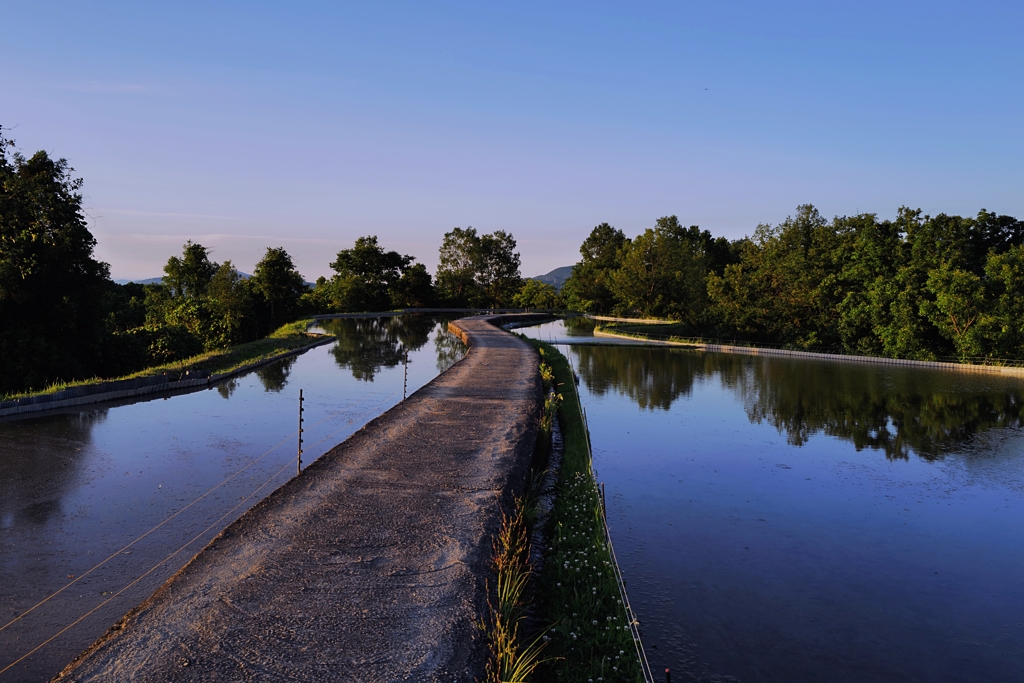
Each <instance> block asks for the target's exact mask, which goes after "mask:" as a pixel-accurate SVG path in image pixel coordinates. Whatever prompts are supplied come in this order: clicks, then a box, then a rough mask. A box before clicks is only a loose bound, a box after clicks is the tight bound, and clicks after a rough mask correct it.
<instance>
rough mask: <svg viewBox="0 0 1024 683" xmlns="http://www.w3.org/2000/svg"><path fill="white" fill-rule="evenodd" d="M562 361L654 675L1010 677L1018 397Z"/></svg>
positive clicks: (709, 358)
mask: <svg viewBox="0 0 1024 683" xmlns="http://www.w3.org/2000/svg"><path fill="white" fill-rule="evenodd" d="M524 331H525V332H527V333H529V330H524ZM538 336H540V335H538ZM562 350H563V353H566V354H567V355H569V356H570V358H572V360H573V363H574V365H576V367H577V368H578V369H579V371H580V374H581V377H582V382H581V397H582V400H583V403H584V405H585V407H586V409H587V413H588V416H589V418H590V427H591V431H592V438H593V443H594V448H595V467H596V468H597V470H598V473H599V478H600V479H601V480H602V481H604V482H606V485H607V493H608V504H609V521H610V523H611V525H612V533H613V535H614V538H615V542H616V549H617V551H618V553H619V557H620V560H621V562H622V565H623V570H624V573H625V575H626V578H627V581H628V584H629V591H630V598H631V600H632V601H633V602H634V607H635V608H636V609H637V612H638V615H639V618H640V620H641V622H642V624H643V629H644V632H645V634H646V639H647V643H648V654H649V655H650V657H651V660H652V665H654V666H655V668H656V670H661V669H663V668H664V667H666V666H667V667H672V669H673V670H674V672H675V673H677V676H678V677H679V678H680V679H682V680H691V679H692V680H702V681H708V680H728V679H725V678H722V677H723V676H733V677H735V678H736V679H739V680H741V681H744V682H745V683H746V682H751V681H850V682H859V681H867V680H873V681H914V680H917V681H950V682H953V681H957V682H960V681H1018V680H1020V672H1021V671H1022V670H1024V616H1022V615H1024V582H1021V580H1020V570H1021V567H1024V434H1022V431H1021V413H1020V406H1021V389H1020V387H1021V384H1020V382H1019V381H1012V380H1011V381H1008V380H1007V379H1006V378H1000V377H997V376H986V375H969V374H956V373H950V372H939V371H924V370H909V369H905V368H882V367H879V366H861V365H846V364H830V363H822V362H815V361H811V362H808V361H797V360H789V359H772V358H752V357H749V356H727V355H724V354H701V353H696V352H689V351H682V350H668V349H649V348H635V347H634V348H621V347H620V348H616V347H587V346H573V347H562ZM654 646H657V647H654ZM716 676H718V678H715V677H716Z"/></svg>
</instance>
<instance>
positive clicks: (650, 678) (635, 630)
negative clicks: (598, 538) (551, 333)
mask: <svg viewBox="0 0 1024 683" xmlns="http://www.w3.org/2000/svg"><path fill="white" fill-rule="evenodd" d="M566 360H568V361H569V370H570V371H571V372H572V375H573V381H574V382H575V381H576V378H577V376H578V375H577V374H576V368H575V367H574V366H573V364H572V359H571V358H569V357H568V356H566ZM575 394H576V406H577V408H579V411H580V415H581V416H582V417H583V432H584V434H585V436H586V441H587V460H588V464H589V465H590V476H591V479H592V480H593V482H594V486H595V487H597V490H598V493H599V494H600V495H599V496H598V499H599V500H600V505H599V509H600V513H601V524H602V526H603V527H604V539H605V542H606V543H607V544H608V552H609V554H610V555H611V558H612V570H613V573H614V574H615V584H616V586H617V587H618V589H619V599H620V600H622V606H623V607H624V608H625V610H626V620H627V621H628V622H629V632H630V635H632V636H633V645H634V646H635V647H636V656H637V659H639V661H640V671H641V673H643V676H644V681H645V682H646V683H654V674H653V673H652V672H651V665H650V663H649V662H648V661H647V652H646V651H645V650H644V643H643V639H642V638H641V635H640V620H639V619H637V617H636V613H635V612H634V611H633V607H632V605H630V604H629V596H628V595H627V594H626V580H625V579H624V578H622V569H621V568H620V567H619V558H618V556H617V555H616V554H615V545H614V544H613V543H612V532H611V529H610V528H609V526H608V516H607V514H606V511H605V497H604V484H602V483H599V482H598V481H597V470H595V469H594V451H593V448H592V447H591V444H590V424H589V423H588V422H587V411H586V410H585V409H584V408H583V401H582V400H581V399H580V392H579V390H578V389H577V390H576V391H575Z"/></svg>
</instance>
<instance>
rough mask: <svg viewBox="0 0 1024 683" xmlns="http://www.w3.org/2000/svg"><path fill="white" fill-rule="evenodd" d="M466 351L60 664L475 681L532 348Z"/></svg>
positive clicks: (220, 677)
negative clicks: (497, 532) (493, 555)
mask: <svg viewBox="0 0 1024 683" xmlns="http://www.w3.org/2000/svg"><path fill="white" fill-rule="evenodd" d="M492 320H495V318H487V317H476V318H466V319H463V320H460V321H458V322H457V323H453V324H452V325H453V327H455V328H457V330H456V331H458V332H459V333H460V334H461V336H463V337H464V338H465V339H467V340H468V342H469V344H470V349H469V352H468V353H467V355H466V357H465V358H464V359H463V360H462V361H460V362H459V363H457V364H456V365H455V366H453V367H452V368H451V369H449V370H448V371H447V372H445V373H444V374H442V375H440V376H439V377H437V378H436V379H434V380H433V381H432V382H431V383H430V384H427V385H426V386H425V387H423V388H422V389H420V390H419V391H417V392H416V393H415V394H413V395H412V396H410V397H409V399H408V400H406V401H405V402H403V403H400V404H399V405H397V406H395V407H394V408H393V409H391V410H390V411H388V412H387V413H385V414H384V415H382V416H380V417H379V418H377V419H375V420H374V421H372V422H370V423H369V424H368V425H366V427H364V428H363V429H362V430H360V431H359V432H357V433H356V434H354V435H353V436H352V437H350V438H349V439H348V440H346V441H345V442H344V443H342V444H341V445H339V446H337V447H335V448H334V449H332V450H331V451H329V452H328V453H326V454H325V455H324V456H322V457H321V458H320V459H319V460H317V461H316V462H315V463H313V464H312V465H310V466H309V468H308V469H306V470H305V471H303V473H302V475H301V476H299V477H297V478H295V479H293V480H292V481H290V482H288V483H287V484H285V485H284V486H282V487H281V488H280V489H278V490H277V491H275V492H274V493H273V494H271V495H270V496H268V497H267V498H266V499H265V500H264V501H263V502H261V503H259V504H258V505H256V506H255V507H254V508H253V509H252V510H250V511H249V512H248V513H246V514H245V515H243V516H242V517H241V518H240V519H239V520H238V521H236V522H235V523H234V524H232V525H231V526H229V527H228V528H227V529H226V530H225V531H224V532H223V533H222V534H220V536H218V537H217V538H215V539H214V540H213V541H212V542H211V543H210V545H208V546H207V547H206V548H204V549H203V550H202V551H201V552H200V553H199V554H198V555H196V557H195V558H194V559H193V560H192V561H191V562H190V563H189V564H188V565H187V566H185V567H184V568H183V569H182V570H181V571H180V572H178V573H177V574H176V575H175V576H174V577H172V578H171V579H170V580H169V581H168V582H167V583H166V584H164V586H163V587H161V588H160V589H159V590H158V591H157V592H156V593H154V594H153V596H152V597H151V598H149V599H148V600H147V601H146V602H144V603H143V604H142V605H140V606H139V607H138V608H136V609H135V610H133V611H132V612H131V613H129V614H128V615H127V616H126V617H125V618H124V619H122V620H121V622H120V623H118V624H117V625H116V626H114V627H113V628H112V629H111V630H110V632H109V633H108V634H107V635H106V636H104V637H103V638H102V639H100V640H99V641H98V642H97V643H96V644H95V645H93V646H92V647H91V648H90V649H89V650H87V651H86V652H85V653H84V654H82V655H81V656H80V657H79V658H78V659H76V660H75V662H73V663H72V664H71V665H69V666H68V667H67V668H66V669H65V670H64V671H63V672H62V673H61V675H60V676H58V678H57V680H74V681H128V680H131V681H161V682H163V681H202V682H204V683H208V682H213V681H248V680H252V681H257V680H258V681H269V680H309V681H400V680H411V681H473V680H476V679H477V678H478V677H480V676H481V674H482V671H483V662H484V656H485V651H484V647H483V642H482V639H481V632H480V631H479V629H478V628H477V626H476V625H475V623H474V622H475V620H477V619H479V618H480V616H481V615H483V614H484V610H485V607H486V596H485V589H484V586H485V584H484V582H485V579H486V577H487V575H488V573H489V569H488V564H489V558H490V547H491V537H492V535H493V532H494V531H495V530H496V528H497V524H498V521H499V517H500V514H501V513H500V505H499V503H500V501H499V499H501V498H506V497H508V496H509V495H510V492H511V491H512V490H517V489H521V488H522V486H523V485H524V483H525V478H526V474H527V470H528V467H529V462H530V456H531V454H532V452H533V446H534V441H535V439H536V428H537V416H538V411H539V407H540V402H541V386H540V380H539V377H538V373H537V356H536V354H535V352H534V351H533V349H532V348H530V346H529V345H527V344H526V343H525V342H523V341H521V340H519V339H518V338H516V337H514V336H513V335H510V334H508V333H507V332H504V331H502V330H500V329H498V328H496V327H494V326H493V325H492V324H490V322H489V321H492Z"/></svg>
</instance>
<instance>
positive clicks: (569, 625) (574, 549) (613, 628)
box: [527, 339, 644, 683]
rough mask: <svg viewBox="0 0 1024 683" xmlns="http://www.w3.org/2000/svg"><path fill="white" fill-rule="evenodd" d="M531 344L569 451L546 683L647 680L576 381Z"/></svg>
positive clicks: (546, 585) (548, 596) (549, 611)
mask: <svg viewBox="0 0 1024 683" xmlns="http://www.w3.org/2000/svg"><path fill="white" fill-rule="evenodd" d="M527 341H529V342H530V343H531V344H533V345H534V346H535V347H536V348H537V350H538V352H539V353H541V355H542V358H543V359H544V363H543V364H544V365H546V366H548V368H549V370H550V374H551V378H550V381H551V382H552V388H553V389H554V392H553V393H554V394H555V400H556V401H557V412H558V418H559V423H560V425H561V427H562V438H563V442H564V449H565V451H564V455H563V460H562V468H561V472H560V476H559V481H558V486H557V497H556V499H555V506H554V512H553V514H552V516H551V520H550V521H549V524H550V527H549V529H548V530H547V532H548V533H547V538H548V539H549V546H548V548H546V549H545V553H544V558H545V559H544V569H543V571H542V573H541V576H540V580H539V587H540V592H539V595H538V600H537V603H538V607H539V612H540V614H539V616H540V619H541V621H542V622H543V623H547V624H552V627H551V629H550V631H549V633H548V634H547V638H548V640H547V645H548V651H547V652H546V654H547V655H548V659H547V660H546V661H545V662H544V663H543V664H542V666H541V667H540V670H539V671H538V674H539V680H552V681H560V682H561V681H566V682H573V683H575V682H577V681H578V682H579V683H593V682H594V681H628V682H629V683H635V682H636V681H643V680H644V677H643V673H642V670H641V666H640V659H639V656H638V655H637V650H636V645H635V643H634V642H633V635H632V632H631V630H630V624H629V617H628V615H627V612H626V607H625V605H623V603H622V599H621V597H620V594H619V588H618V583H617V581H616V577H615V568H614V566H613V564H612V562H613V560H612V554H611V549H610V548H609V546H608V542H607V540H606V539H605V534H604V519H603V510H602V504H601V498H600V494H599V492H598V489H597V485H596V483H595V482H594V478H593V474H592V470H591V462H590V448H589V446H588V437H587V432H586V426H585V423H584V421H583V415H582V413H581V411H580V407H579V406H580V403H579V399H578V396H577V390H576V382H575V378H574V377H573V374H572V370H571V368H570V367H569V363H568V361H567V360H566V358H565V357H564V356H563V355H562V354H561V353H559V352H558V350H557V349H556V348H555V347H554V346H551V345H550V344H545V343H544V342H540V341H537V340H533V339H527ZM550 395H551V392H549V397H550Z"/></svg>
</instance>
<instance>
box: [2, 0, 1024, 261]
mask: <svg viewBox="0 0 1024 683" xmlns="http://www.w3.org/2000/svg"><path fill="white" fill-rule="evenodd" d="M7 16H8V25H9V26H10V27H12V30H11V31H9V32H8V34H7V36H6V37H5V40H4V41H3V43H2V44H0V58H2V60H3V64H4V69H2V70H0V87H2V91H3V93H4V106H3V108H2V111H0V124H2V125H3V126H4V127H5V128H12V127H13V130H5V135H6V136H7V137H10V138H13V139H14V140H16V142H17V143H18V147H19V148H20V149H21V150H22V151H23V152H24V153H28V154H30V153H32V152H34V151H36V150H37V149H45V150H47V151H48V152H51V153H52V154H54V155H56V156H59V157H65V158H67V159H68V160H69V162H70V163H71V165H72V166H73V167H74V168H75V169H76V174H77V175H78V176H80V177H82V178H83V179H84V180H85V187H84V194H85V197H86V200H85V206H86V207H87V209H88V213H89V216H90V219H91V227H92V230H93V232H94V234H95V235H96V237H97V239H98V240H99V246H98V248H97V257H98V258H100V259H102V260H105V261H107V262H109V263H110V264H111V270H112V276H113V277H115V278H118V279H124V278H147V277H156V276H159V275H160V274H161V272H162V266H163V264H164V263H165V262H166V260H167V258H168V257H169V256H170V255H172V254H177V253H180V251H181V245H182V244H183V243H184V242H185V241H186V240H187V239H192V240H194V241H197V242H200V243H202V244H203V245H205V246H208V247H211V248H212V250H213V253H212V258H214V259H215V260H218V261H225V260H231V261H232V262H233V263H234V264H235V265H236V267H238V268H239V269H240V270H243V271H246V272H251V270H252V267H253V265H254V264H255V262H256V261H257V260H258V259H259V258H260V257H261V256H262V254H263V251H264V250H265V248H266V247H268V246H274V247H276V246H283V247H285V248H286V249H287V250H288V251H289V253H291V254H292V255H293V257H294V258H295V261H296V264H297V266H298V267H299V270H300V271H301V272H302V274H303V276H304V277H305V278H306V279H307V280H315V279H316V278H317V277H318V276H320V275H329V274H330V269H329V266H328V264H329V263H330V262H331V261H332V260H333V258H334V255H335V254H336V253H337V251H339V250H340V249H344V248H348V247H350V246H351V245H352V243H353V242H354V240H355V239H356V238H357V237H359V236H362V235H370V234H373V235H377V236H378V237H379V238H380V243H381V245H382V246H383V247H385V248H386V249H394V250H397V251H400V252H402V253H408V254H411V255H413V256H415V257H416V258H417V259H419V260H420V261H421V262H423V263H425V264H426V265H427V267H428V268H429V269H430V270H431V272H433V271H434V270H435V268H436V264H437V249H438V247H439V245H440V243H441V238H442V235H443V234H444V233H445V232H446V231H448V230H450V229H451V228H453V227H455V226H460V227H467V226H473V227H475V228H476V229H477V230H478V231H481V232H493V231H494V230H506V231H509V232H511V233H512V234H513V235H514V236H515V238H516V240H517V241H518V245H519V251H520V252H521V254H522V272H523V274H524V275H526V276H533V275H540V274H543V273H547V272H548V271H550V270H552V269H553V268H556V267H560V266H565V265H570V264H572V263H574V262H575V261H576V260H578V248H579V245H580V243H581V242H582V240H583V239H584V238H585V237H586V235H587V234H588V233H589V231H590V229H591V228H593V227H594V226H595V225H597V224H598V223H601V222H608V223H611V224H612V225H614V226H616V227H617V228H620V229H622V230H623V231H625V232H626V234H627V235H630V236H632V235H635V234H637V233H639V232H641V231H642V230H644V229H645V228H648V227H651V226H653V224H654V221H655V220H656V219H657V218H658V217H660V216H664V215H669V214H675V215H678V216H679V218H680V220H681V221H682V222H683V223H684V224H687V225H689V224H697V225H700V226H701V228H704V229H707V230H710V231H711V232H712V233H714V234H715V235H725V236H727V237H729V238H733V239H734V238H738V237H741V236H743V235H746V234H750V233H752V232H753V230H754V229H755V227H756V226H757V224H758V223H762V222H768V223H779V222H781V221H783V220H784V219H785V218H786V217H787V216H788V215H791V214H792V213H794V211H795V208H796V206H797V205H799V204H803V203H813V204H814V205H815V206H817V207H818V208H819V210H820V211H821V213H822V214H823V215H825V216H828V217H831V216H833V215H849V214H854V213H859V212H871V213H877V214H879V215H880V216H881V217H883V218H890V217H893V216H895V214H896V211H897V209H898V208H899V207H900V206H901V205H907V206H910V207H912V208H921V209H922V210H924V211H925V212H926V213H929V214H932V215H934V214H937V213H943V212H944V213H955V214H960V215H974V214H976V213H977V211H978V210H979V209H981V208H986V209H988V210H991V211H995V212H998V213H1003V214H1011V215H1015V216H1018V217H1020V216H1022V215H1024V195H1022V193H1021V192H1020V188H1021V187H1022V186H1024V165H1022V164H1021V163H1020V159H1021V158H1022V153H1024V132H1022V128H1021V126H1020V124H1019V113H1018V112H1019V111H1020V109H1021V104H1022V102H1024V79H1021V78H1020V76H1019V74H1020V73H1021V71H1022V70H1024V69H1022V67H1024V42H1022V41H1020V40H1019V38H1018V36H1017V35H1016V32H1017V27H1019V26H1020V25H1021V23H1022V22H1021V20H1022V19H1024V6H1021V5H1019V4H1012V3H994V2H990V3H980V4H973V5H970V6H965V5H962V4H960V3H934V2H930V3H923V2H914V3H881V2H875V3H860V4H857V5H855V6H852V5H851V6H844V7H839V8H833V7H827V6H822V5H820V4H819V3H792V2H791V3H784V4H778V5H773V6H772V7H767V6H764V5H762V4H759V3H752V2H741V3H735V4H731V5H728V6H726V5H714V6H710V5H686V4H679V3H664V4H662V3H635V4H630V5H629V6H628V7H622V6H618V5H616V4H612V3H605V4H597V3H586V4H583V3H575V4H574V3H562V4H558V5H557V6H556V5H550V4H539V3H536V4H517V5H515V6H502V7H497V6H481V5H478V4H473V3H457V2H456V3H442V4H432V5H430V6H429V7H428V6H424V5H420V4H415V3H401V4H389V5H387V6H378V5H373V6H370V5H352V6H337V5H335V4H327V3H325V4H311V5H305V6H303V7H302V9H301V11H297V10H296V8H295V6H292V5H288V6H284V5H281V6H274V5H271V4H252V3H248V4H244V5H243V4H240V3H239V4H233V5H218V6H216V7H211V6H207V5H204V4H198V3H197V4H175V5H173V6H148V5H146V6H144V5H137V4H131V3H95V4H90V5H88V6H85V5H79V4H74V3H66V2H64V3H61V2H55V3H47V2H40V3H23V4H21V5H17V6H12V7H11V8H9V9H8V12H7ZM14 29H16V30H14Z"/></svg>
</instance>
